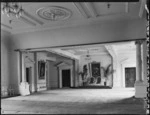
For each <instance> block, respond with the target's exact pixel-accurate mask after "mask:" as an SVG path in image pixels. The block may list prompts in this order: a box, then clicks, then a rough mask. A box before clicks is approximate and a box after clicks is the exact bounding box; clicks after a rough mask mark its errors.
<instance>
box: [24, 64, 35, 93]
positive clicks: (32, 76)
mask: <svg viewBox="0 0 150 115" xmlns="http://www.w3.org/2000/svg"><path fill="white" fill-rule="evenodd" d="M26 68H31V76H29V77H30V78H29V82H28V84H29V91H30V93H32V92H35V87H34V65H33V63H29V62H25V79H26Z"/></svg>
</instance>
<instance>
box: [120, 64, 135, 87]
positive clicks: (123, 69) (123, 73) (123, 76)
mask: <svg viewBox="0 0 150 115" xmlns="http://www.w3.org/2000/svg"><path fill="white" fill-rule="evenodd" d="M132 67H133V68H135V69H136V64H122V86H123V87H124V88H126V85H125V82H126V81H125V68H132Z"/></svg>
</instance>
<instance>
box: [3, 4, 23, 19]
mask: <svg viewBox="0 0 150 115" xmlns="http://www.w3.org/2000/svg"><path fill="white" fill-rule="evenodd" d="M23 12H24V10H23V9H22V5H20V4H19V3H17V2H5V3H3V4H2V14H6V15H7V16H8V17H10V16H11V15H15V17H16V18H20V16H22V14H23Z"/></svg>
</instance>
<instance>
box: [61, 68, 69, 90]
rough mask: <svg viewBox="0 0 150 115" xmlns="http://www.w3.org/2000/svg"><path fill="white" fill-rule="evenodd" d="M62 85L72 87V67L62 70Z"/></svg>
mask: <svg viewBox="0 0 150 115" xmlns="http://www.w3.org/2000/svg"><path fill="white" fill-rule="evenodd" d="M62 87H70V69H66V70H62Z"/></svg>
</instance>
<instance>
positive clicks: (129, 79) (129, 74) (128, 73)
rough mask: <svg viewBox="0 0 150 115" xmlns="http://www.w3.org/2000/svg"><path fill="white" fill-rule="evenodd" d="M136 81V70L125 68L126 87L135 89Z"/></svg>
mask: <svg viewBox="0 0 150 115" xmlns="http://www.w3.org/2000/svg"><path fill="white" fill-rule="evenodd" d="M135 80H136V68H135V67H131V68H125V86H126V87H134V83H135Z"/></svg>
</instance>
